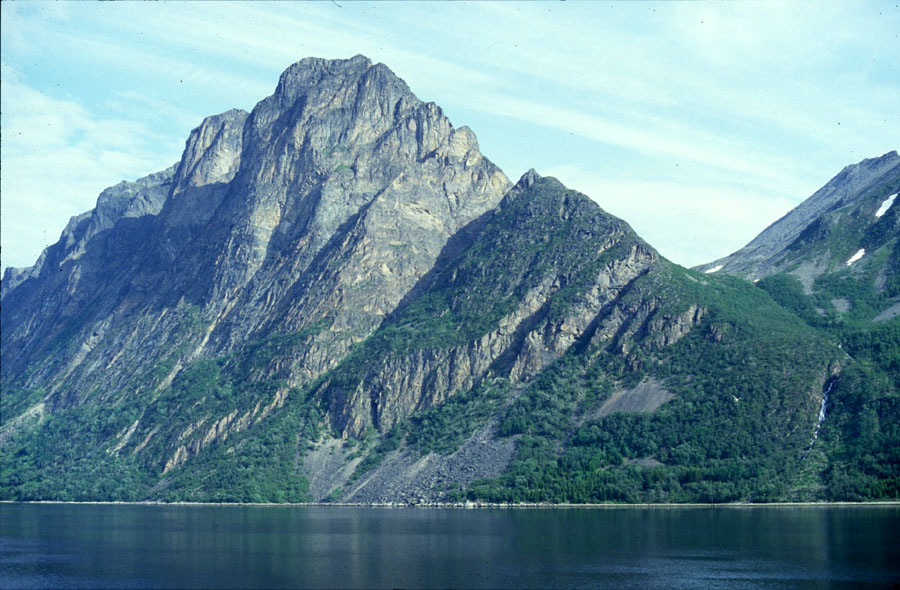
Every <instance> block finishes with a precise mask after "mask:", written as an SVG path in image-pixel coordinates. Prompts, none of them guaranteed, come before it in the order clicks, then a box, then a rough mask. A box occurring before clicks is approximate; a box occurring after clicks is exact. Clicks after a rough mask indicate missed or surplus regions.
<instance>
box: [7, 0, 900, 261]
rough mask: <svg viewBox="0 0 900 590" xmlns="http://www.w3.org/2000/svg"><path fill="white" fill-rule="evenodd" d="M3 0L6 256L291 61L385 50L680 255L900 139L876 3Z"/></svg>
mask: <svg viewBox="0 0 900 590" xmlns="http://www.w3.org/2000/svg"><path fill="white" fill-rule="evenodd" d="M0 8H2V94H0V96H2V151H0V163H2V173H0V182H2V186H0V193H2V201H0V202H2V215H0V222H2V265H3V266H4V267H5V266H10V265H11V266H27V265H30V264H33V263H34V261H35V259H36V258H37V257H38V255H39V254H40V251H41V250H42V249H43V248H44V247H46V246H48V245H49V244H51V243H53V242H54V241H56V239H57V238H58V236H59V232H60V231H61V230H62V229H63V227H64V226H65V223H66V221H67V220H68V218H69V217H70V216H72V215H76V214H78V213H81V212H82V211H85V210H87V209H90V208H91V207H93V205H94V202H95V200H96V198H97V195H98V194H99V192H100V191H101V190H102V189H104V188H105V187H107V186H110V185H112V184H115V183H116V182H118V181H120V180H123V179H127V180H133V179H135V178H137V177H139V176H143V175H145V174H148V173H150V172H154V171H157V170H160V169H162V168H165V167H166V166H168V165H170V164H172V163H174V162H175V161H176V160H177V159H178V158H179V157H180V154H181V150H182V148H183V146H184V140H185V139H186V138H187V136H188V134H189V132H190V130H191V129H192V128H193V127H195V126H196V125H197V124H199V122H200V121H201V120H202V118H203V117H205V116H207V115H211V114H215V113H218V112H221V111H224V110H227V109H229V108H233V107H240V108H244V109H247V110H250V109H252V108H253V106H254V104H255V103H256V102H257V101H259V100H261V99H262V98H264V97H265V96H267V95H269V94H271V92H272V91H273V90H274V88H275V84H276V82H277V80H278V76H279V74H280V73H281V71H282V70H283V69H284V68H286V67H287V66H288V65H290V64H291V63H293V62H295V61H297V60H299V59H302V58H303V57H307V56H318V57H328V58H339V57H340V58H346V57H351V56H353V55H355V54H357V53H362V54H365V55H367V56H368V57H370V58H371V59H372V60H373V61H376V62H379V61H380V62H384V63H385V64H387V65H388V66H389V67H390V68H391V69H392V70H393V71H394V72H395V73H397V75H399V76H400V77H401V78H403V79H404V80H406V82H407V83H408V84H409V86H410V87H411V88H412V90H413V92H415V93H416V94H417V95H418V96H419V98H421V99H423V100H427V101H434V102H436V103H438V104H439V105H441V106H442V107H443V109H444V111H445V113H446V114H447V116H448V117H449V118H450V120H451V122H452V123H453V124H454V125H456V126H462V125H468V126H469V127H471V128H472V129H473V130H474V132H475V134H476V135H477V136H478V139H479V142H480V144H481V149H482V152H483V153H484V154H485V155H486V156H487V157H488V158H490V159H491V160H493V161H494V162H495V163H497V164H498V165H499V166H500V167H501V168H503V170H504V171H505V172H506V173H507V175H508V176H510V178H511V179H512V180H516V179H517V178H518V177H519V175H521V174H522V173H523V172H525V171H526V170H527V169H528V168H531V167H534V168H535V169H537V170H538V172H539V173H541V174H544V175H553V176H557V177H558V178H559V179H560V180H562V181H563V182H564V183H566V184H567V185H568V186H570V187H571V188H574V189H578V190H580V191H582V192H584V193H586V194H588V195H589V196H591V197H593V198H594V199H595V200H596V201H597V202H599V203H600V204H601V206H603V207H604V208H605V209H606V210H608V211H610V212H611V213H614V214H616V215H618V216H620V217H622V218H624V219H625V220H626V221H628V222H629V223H631V225H632V226H633V227H634V228H635V229H636V230H637V231H638V233H640V234H641V235H642V236H643V237H644V238H646V239H647V240H648V241H649V242H650V243H651V244H652V245H654V246H655V247H657V248H658V249H659V250H660V252H661V253H662V254H663V255H664V256H667V257H668V258H670V259H672V260H674V261H675V262H678V263H681V264H684V265H694V264H698V263H701V262H706V261H710V260H713V259H715V258H717V257H720V256H723V255H725V254H728V253H730V252H732V251H734V250H736V249H737V248H739V247H741V246H742V245H744V244H745V243H746V242H747V241H749V240H750V239H751V238H753V237H754V236H755V235H756V234H757V233H759V232H760V231H761V230H762V229H763V228H765V227H766V226H767V225H768V224H769V223H771V222H772V221H774V220H775V219H777V218H778V217H780V216H781V215H783V214H784V213H785V212H787V211H788V210H789V209H790V208H791V207H793V206H795V205H796V204H797V203H799V202H800V201H802V200H803V199H805V198H806V197H808V196H809V195H810V194H812V192H813V191H815V190H816V189H817V188H819V187H820V186H821V185H823V184H824V183H825V182H827V181H828V180H829V179H830V178H831V177H832V176H833V175H834V174H836V173H837V172H838V171H840V169H841V168H842V167H843V166H845V165H847V164H851V163H855V162H857V161H859V160H861V159H863V158H869V157H876V156H880V155H882V154H883V153H885V152H887V151H890V150H894V149H900V59H898V57H897V56H900V8H898V4H897V3H896V2H872V3H866V2H846V3H844V2H835V3H827V2H800V3H793V2H764V3H750V2H737V3H730V2H729V3H724V2H723V3H719V2H715V3H703V2H697V3H694V2H691V3H687V2H684V3H680V2H674V3H659V4H657V3H652V2H635V3H617V2H613V3H609V2H591V3H587V2H583V3H582V2H566V3H550V2H547V3H540V2H533V3H513V2H504V3H452V2H431V3H422V4H417V3H410V2H402V3H375V4H372V3H362V2H360V3H357V2H347V1H341V0H338V1H337V2H323V3H298V4H293V3H225V4H218V3H211V2H188V3H144V2H135V3H129V2H123V3H118V2H108V3H86V2H85V3H82V2H75V3H47V2H43V3H30V2H21V1H19V2H3V3H2V4H0Z"/></svg>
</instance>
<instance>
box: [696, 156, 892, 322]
mask: <svg viewBox="0 0 900 590" xmlns="http://www.w3.org/2000/svg"><path fill="white" fill-rule="evenodd" d="M898 191H900V155H898V154H897V152H896V151H894V152H889V153H887V154H885V155H883V156H881V157H880V158H873V159H869V160H863V161H862V162H860V163H858V164H854V165H852V166H847V167H846V168H844V169H843V170H842V171H841V172H840V174H838V175H837V176H835V177H834V178H833V179H831V181H829V182H828V184H826V185H825V186H824V187H822V188H821V189H819V190H818V191H816V193H815V194H814V195H812V196H811V197H810V198H808V199H807V200H805V201H804V202H803V203H801V204H800V205H799V206H798V207H796V208H795V209H793V210H792V211H791V212H789V213H788V214H787V215H785V216H784V217H782V218H781V219H779V220H778V221H776V222H775V223H773V224H772V225H771V226H769V227H768V228H767V229H766V230H765V231H763V232H762V233H761V234H759V235H758V236H757V237H756V238H754V239H753V240H752V241H751V242H750V243H749V244H747V245H746V246H744V247H743V248H741V249H740V250H738V251H737V252H735V253H734V254H730V255H729V256H726V257H725V258H721V259H719V260H716V261H714V262H710V263H708V264H704V265H701V266H698V267H696V269H697V270H700V271H702V272H707V273H712V272H725V273H730V274H735V275H738V276H742V277H744V278H747V279H750V280H759V279H761V278H763V277H768V276H772V275H776V274H779V273H787V274H789V275H791V276H793V277H795V278H796V279H797V280H799V281H800V283H801V284H802V286H803V290H804V292H805V293H807V294H811V293H813V292H817V293H819V292H822V291H824V290H828V289H827V287H826V286H827V285H828V284H829V283H830V282H833V281H832V279H831V278H830V277H843V278H844V279H846V280H850V281H852V282H854V283H857V284H865V285H866V288H867V289H868V288H870V287H871V288H872V289H873V290H874V292H875V293H886V294H887V295H888V297H887V298H885V299H884V303H885V304H886V305H884V306H881V308H879V309H876V310H872V311H875V312H876V313H875V314H874V315H873V316H872V317H875V316H877V315H878V314H883V315H881V316H880V317H879V319H880V320H883V319H886V318H887V317H893V316H894V315H897V314H900V298H898V297H897V296H898V295H900V241H898V238H900V201H898V200H897V192H898ZM892 298H893V299H892ZM832 299H834V300H835V302H834V303H831V301H829V302H828V305H826V306H824V307H820V309H821V310H822V311H823V312H825V311H827V312H840V313H846V312H847V311H849V307H850V306H852V305H853V302H852V301H851V299H848V298H846V297H842V296H837V297H833V298H832Z"/></svg>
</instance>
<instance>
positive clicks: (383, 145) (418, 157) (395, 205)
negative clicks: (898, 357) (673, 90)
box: [0, 56, 898, 503]
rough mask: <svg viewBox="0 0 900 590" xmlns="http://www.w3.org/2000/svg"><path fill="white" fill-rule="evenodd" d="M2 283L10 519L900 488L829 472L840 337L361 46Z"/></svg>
mask: <svg viewBox="0 0 900 590" xmlns="http://www.w3.org/2000/svg"><path fill="white" fill-rule="evenodd" d="M894 156H895V157H896V155H894ZM879 190H880V189H879ZM879 194H880V193H879ZM872 198H873V199H877V198H878V197H877V195H876V196H872ZM886 198H887V196H886V195H885V199H886ZM886 211H887V212H886V213H884V214H882V215H881V216H880V217H879V219H881V218H882V217H888V216H889V215H895V214H896V207H895V208H893V209H887V210H886ZM873 215H874V214H873ZM876 226H877V224H876ZM801 233H802V232H801ZM867 243H869V242H867ZM883 243H885V244H886V243H887V242H883ZM880 247H883V246H880ZM875 251H878V248H876V249H875ZM760 284H762V283H760ZM2 289H3V295H2V328H3V329H2V340H0V342H2V367H0V376H2V387H3V396H2V400H0V401H2V403H0V451H2V454H0V457H2V458H0V498H2V499H57V500H76V499H78V500H192V501H248V502H260V501H271V502H284V501H306V500H314V501H334V500H343V501H353V502H410V503H418V502H431V501H459V500H493V501H504V502H507V501H508V502H520V501H548V502H556V501H569V502H603V501H617V502H643V501H661V502H683V501H703V502H707V501H717V502H718V501H742V500H750V501H770V500H776V499H784V498H795V497H801V498H806V499H829V498H838V497H855V496H853V495H854V494H856V496H858V497H861V498H864V499H871V498H879V497H886V496H896V495H898V492H897V481H896V480H897V477H896V473H895V472H896V470H892V469H893V468H891V467H890V466H889V465H888V466H886V467H885V465H886V463H883V462H881V461H880V459H878V460H876V462H877V463H878V465H880V466H882V467H884V471H883V473H881V474H880V475H874V476H872V477H874V478H875V479H874V481H875V483H876V484H878V485H880V486H881V487H880V488H879V487H877V486H875V487H873V486H869V487H867V488H865V487H861V486H860V485H858V484H859V482H860V481H862V480H861V479H860V477H863V476H864V477H869V476H870V475H871V473H870V472H869V471H866V472H865V473H863V472H859V471H853V472H848V473H850V475H849V476H847V477H849V478H850V480H847V478H845V479H844V480H841V479H840V477H838V476H835V477H831V476H830V475H828V474H825V472H824V470H825V469H828V468H831V467H832V466H834V465H846V464H847V463H846V461H845V459H843V458H841V457H839V456H837V455H835V454H834V453H832V454H831V455H828V454H827V452H826V451H827V449H825V448H824V447H823V444H824V443H822V442H820V439H821V438H822V437H819V431H820V429H822V432H823V437H824V433H826V432H827V428H828V424H829V422H828V420H826V419H824V417H825V415H826V414H827V412H826V408H827V403H828V402H827V395H828V393H829V392H832V391H838V390H840V387H836V386H835V383H836V382H839V381H841V380H842V379H844V375H846V374H847V371H848V370H850V369H848V368H851V367H853V366H855V364H854V363H855V361H854V360H853V359H850V358H848V357H847V355H846V354H845V350H846V347H845V350H841V348H839V346H838V345H839V344H843V342H842V341H841V338H840V337H839V335H837V334H835V333H834V332H832V331H828V330H824V329H821V328H820V327H819V326H815V325H812V324H810V322H809V321H807V318H806V317H805V316H803V314H802V313H800V312H797V311H796V310H794V309H791V308H790V307H789V306H785V305H784V302H783V301H782V300H781V299H780V296H779V294H778V293H777V292H775V291H774V290H767V289H764V288H760V286H758V285H757V286H754V285H753V284H752V283H750V282H747V281H745V280H743V279H740V278H736V277H732V276H728V275H727V274H726V273H713V274H704V273H702V272H697V271H693V270H687V269H684V268H681V267H678V266H677V265H674V264H672V263H670V262H668V261H667V260H665V259H663V258H661V257H660V256H659V255H658V254H657V252H656V251H655V250H654V249H653V248H652V247H651V246H650V245H648V244H647V243H646V242H644V241H643V240H642V239H641V238H640V237H638V236H637V235H636V234H635V233H634V232H633V231H632V229H631V228H630V227H629V226H628V225H627V224H626V223H625V222H624V221H622V220H620V219H617V218H615V217H613V216H611V215H609V214H608V213H606V212H605V211H603V210H602V209H601V208H600V207H599V206H598V205H597V204H596V203H594V202H593V201H591V200H590V199H589V198H587V197H585V196H584V195H582V194H580V193H578V192H576V191H573V190H570V189H568V188H567V187H565V186H563V185H562V184H561V183H560V182H558V181H557V180H555V179H552V178H544V177H541V176H540V175H539V174H537V173H536V172H534V171H530V172H529V173H527V174H525V175H524V176H523V177H522V178H521V179H520V180H519V181H518V183H517V184H516V185H515V186H512V185H511V183H510V182H509V181H508V179H507V178H506V176H505V175H504V174H503V173H502V172H501V171H500V170H499V169H498V168H497V167H496V166H494V165H493V164H492V163H491V162H490V161H489V160H488V159H487V158H485V157H484V156H483V155H482V154H481V153H480V152H479V149H478V144H477V141H476V139H475V136H474V134H473V133H472V132H471V131H470V130H469V129H468V128H466V127H460V128H455V127H453V126H452V125H451V124H450V122H449V121H448V120H447V119H446V118H445V117H444V116H443V114H442V112H441V110H440V108H439V107H437V106H436V105H434V104H432V103H423V102H421V101H419V100H418V99H417V98H416V97H415V96H414V95H413V94H412V92H411V91H410V90H409V88H408V87H407V86H406V84H405V83H404V82H403V81H402V80H400V78H398V77H397V76H396V75H394V74H393V73H392V72H391V71H390V70H389V69H388V68H387V67H385V66H384V65H381V64H377V65H373V64H372V63H371V62H370V61H369V60H368V59H366V58H365V57H362V56H357V57H354V58H352V59H349V60H331V61H329V60H321V59H305V60H302V61H300V62H298V63H296V64H294V65H293V66H291V67H290V68H288V69H287V70H286V71H285V72H284V74H282V76H281V79H280V81H279V83H278V86H277V88H276V90H275V93H274V94H273V95H272V96H270V97H268V98H266V99H264V100H262V101H261V102H260V103H259V104H258V105H257V106H256V107H255V108H254V109H253V111H252V112H250V113H246V112H243V111H238V110H234V111H228V112H226V113H223V114H221V115H217V116H214V117H209V118H207V119H206V120H204V121H203V123H202V124H201V125H200V126H199V127H198V128H197V129H195V130H194V131H193V132H192V133H191V134H190V137H189V138H188V140H187V142H186V145H185V150H184V154H183V156H182V159H181V161H180V162H178V163H177V164H176V165H175V166H174V167H172V168H170V169H168V170H166V171H163V172H160V173H157V174H154V175H151V176H148V177H146V178H144V179H141V180H139V181H137V182H135V183H122V184H120V185H117V186H116V187H112V188H111V189H108V190H107V191H104V192H103V193H102V194H101V196H100V198H99V199H98V203H97V207H96V208H95V209H94V210H93V211H91V212H88V213H86V214H84V215H82V216H79V217H76V218H73V220H72V222H70V224H69V226H68V227H67V228H66V230H65V231H64V232H63V235H62V236H61V238H60V241H59V242H58V243H57V244H55V245H53V246H51V247H50V248H48V249H47V250H46V251H45V252H44V254H43V255H42V256H41V258H40V259H39V260H38V262H37V263H36V264H35V266H33V267H31V268H30V269H20V270H7V272H6V274H5V276H4V280H3V285H2ZM888 324H890V325H893V323H891V322H888ZM879 374H880V373H879ZM882 398H883V396H882ZM882 398H879V399H882ZM884 399H886V398H884ZM889 414H890V412H888V415H889ZM841 432H844V431H843V430H841ZM867 432H868V431H867ZM879 432H880V431H879ZM817 441H818V442H817ZM829 444H830V443H829ZM866 445H869V446H865V449H870V448H871V444H870V442H867V443H866ZM829 448H831V447H829ZM832 459H833V462H832V463H829V461H832ZM842 461H843V462H842ZM860 473H863V475H859V474H860ZM839 475H840V474H839ZM857 476H859V477H857ZM848 481H849V483H848ZM865 481H869V480H865ZM810 482H812V483H810ZM867 485H868V484H867ZM841 494H843V495H841Z"/></svg>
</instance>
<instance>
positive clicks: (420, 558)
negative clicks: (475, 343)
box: [0, 504, 900, 589]
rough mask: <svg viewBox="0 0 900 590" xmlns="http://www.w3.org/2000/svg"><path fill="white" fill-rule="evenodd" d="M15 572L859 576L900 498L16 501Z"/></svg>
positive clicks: (804, 582) (0, 553) (744, 580)
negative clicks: (644, 503) (663, 503)
mask: <svg viewBox="0 0 900 590" xmlns="http://www.w3.org/2000/svg"><path fill="white" fill-rule="evenodd" d="M0 523H2V527H0V587H2V588H47V587H50V588H107V587H115V588H144V587H157V588H170V587H175V588H198V587H199V588H267V587H270V588H271V587H276V588H287V587H299V588H428V587H439V588H444V587H457V588H596V587H604V588H642V589H646V588H845V587H846V588H851V587H852V588H855V587H887V588H890V587H897V583H898V582H900V535H898V531H900V506H896V505H894V506H861V507H859V506H852V507H848V506H804V507H796V506H772V507H756V506H754V507H722V506H720V507H621V508H619V507H616V508H605V507H604V508H553V509H501V508H490V509H475V510H465V509H451V508H371V507H369V508H361V507H339V506H334V507H330V506H329V507H304V506H283V507H282V506H265V507H254V506H183V505H182V506H171V505H170V506H165V505H75V504H4V505H2V506H0Z"/></svg>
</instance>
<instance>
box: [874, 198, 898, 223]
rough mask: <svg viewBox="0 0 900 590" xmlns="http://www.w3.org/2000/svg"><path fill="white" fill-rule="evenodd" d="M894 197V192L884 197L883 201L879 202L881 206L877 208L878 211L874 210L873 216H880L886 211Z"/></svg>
mask: <svg viewBox="0 0 900 590" xmlns="http://www.w3.org/2000/svg"><path fill="white" fill-rule="evenodd" d="M896 198H897V193H894V194H893V195H891V196H889V197H888V198H886V199H885V200H884V203H882V204H881V207H879V208H878V211H876V212H875V217H881V216H882V215H884V214H885V213H887V210H888V209H890V208H891V205H893V204H894V199H896Z"/></svg>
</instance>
